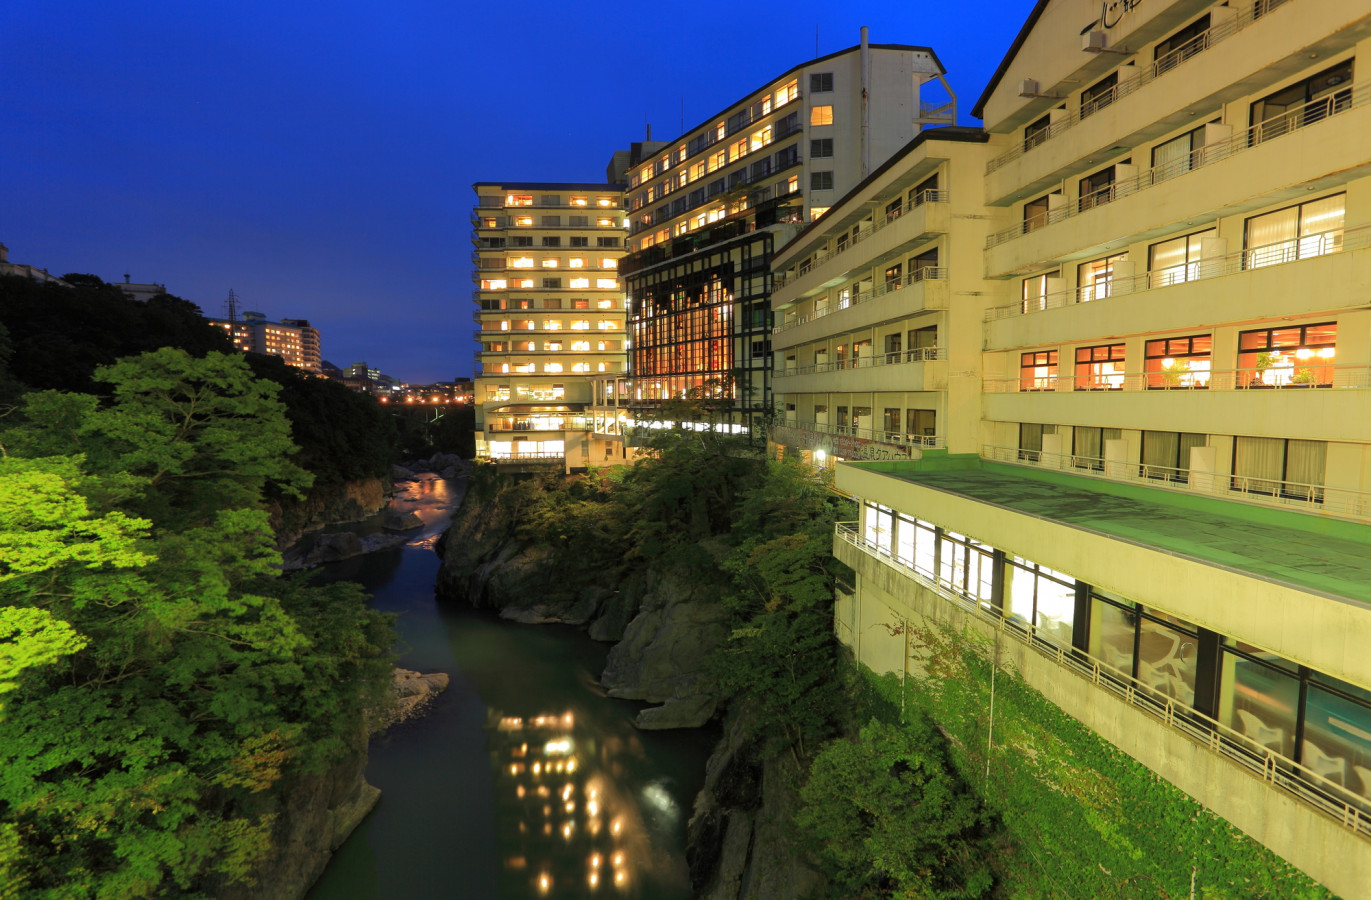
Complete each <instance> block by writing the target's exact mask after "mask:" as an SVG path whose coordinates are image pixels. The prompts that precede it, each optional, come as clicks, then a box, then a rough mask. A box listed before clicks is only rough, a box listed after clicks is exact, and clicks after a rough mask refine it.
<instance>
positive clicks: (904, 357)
mask: <svg viewBox="0 0 1371 900" xmlns="http://www.w3.org/2000/svg"><path fill="white" fill-rule="evenodd" d="M935 359H947V348H946V347H918V348H916V349H914V350H896V351H894V352H892V353H873V354H872V355H870V356H859V357H857V358H856V359H840V360H836V361H834V362H825V363H815V364H813V365H810V366H797V367H796V368H793V369H775V370H773V371H772V373H771V374H772V377H774V378H785V377H787V376H790V375H817V374H820V373H822V372H841V371H843V370H844V369H869V368H871V367H872V366H904V365H910V364H912V363H923V362H932V361H933V360H935Z"/></svg>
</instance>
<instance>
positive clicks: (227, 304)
mask: <svg viewBox="0 0 1371 900" xmlns="http://www.w3.org/2000/svg"><path fill="white" fill-rule="evenodd" d="M224 308H225V309H227V310H228V318H229V322H230V323H232V324H237V322H238V295H237V294H235V293H234V292H233V288H229V295H228V299H227V300H225V301H224Z"/></svg>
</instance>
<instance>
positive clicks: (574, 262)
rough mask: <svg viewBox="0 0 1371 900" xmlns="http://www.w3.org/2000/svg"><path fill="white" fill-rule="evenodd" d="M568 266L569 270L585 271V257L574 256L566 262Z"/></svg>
mask: <svg viewBox="0 0 1371 900" xmlns="http://www.w3.org/2000/svg"><path fill="white" fill-rule="evenodd" d="M566 265H567V268H568V269H584V268H585V267H586V261H585V258H584V257H580V256H573V257H572V258H571V259H569V260H567V261H566Z"/></svg>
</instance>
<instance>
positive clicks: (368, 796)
mask: <svg viewBox="0 0 1371 900" xmlns="http://www.w3.org/2000/svg"><path fill="white" fill-rule="evenodd" d="M366 765H367V751H366V740H365V739H364V738H359V740H358V741H357V742H356V745H355V746H354V747H353V748H351V749H350V750H349V752H348V753H347V754H346V755H345V756H344V757H343V758H341V759H340V760H338V762H337V763H336V764H335V765H334V766H333V767H332V768H331V769H329V770H328V771H326V772H322V773H319V774H316V775H310V774H299V775H295V776H291V777H289V778H288V779H287V780H286V781H285V783H283V784H281V785H278V786H277V788H276V789H274V790H271V791H267V792H264V793H263V794H262V795H260V797H259V799H257V801H256V802H257V803H258V804H259V806H257V807H256V808H254V809H251V810H249V812H250V813H252V814H260V813H267V814H271V815H275V816H276V826H275V828H274V829H273V831H272V846H273V848H274V849H275V853H274V854H273V855H272V857H271V858H270V859H268V860H267V861H266V862H265V863H264V864H263V865H261V866H260V867H258V869H257V871H256V872H255V873H254V876H255V879H254V880H255V882H256V883H255V884H253V885H232V886H228V887H224V888H222V889H220V890H218V891H215V892H214V896H215V897H216V898H218V900H299V898H300V897H303V896H305V893H306V892H307V891H308V890H309V888H310V885H312V884H314V882H315V880H316V879H318V877H319V875H320V873H321V872H323V871H324V867H325V866H326V865H328V861H329V859H330V857H332V856H333V852H334V851H335V850H337V849H338V848H339V847H340V846H342V843H343V841H344V840H346V839H347V836H348V835H349V834H351V833H352V830H353V829H354V828H356V827H357V825H358V823H360V822H361V821H362V819H363V818H365V817H366V814H367V813H369V812H371V810H372V808H373V807H375V806H376V801H377V800H379V799H380V796H381V792H380V791H379V790H377V789H376V788H374V787H372V786H371V785H369V784H367V782H366V779H365V777H364V772H365V770H366Z"/></svg>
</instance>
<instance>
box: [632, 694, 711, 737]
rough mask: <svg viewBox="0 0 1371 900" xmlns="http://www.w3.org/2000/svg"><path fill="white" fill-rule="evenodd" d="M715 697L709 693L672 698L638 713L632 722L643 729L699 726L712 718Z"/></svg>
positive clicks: (653, 729)
mask: <svg viewBox="0 0 1371 900" xmlns="http://www.w3.org/2000/svg"><path fill="white" fill-rule="evenodd" d="M717 705H718V703H717V701H716V699H715V698H714V697H713V696H711V695H709V694H695V695H694V696H691V697H683V698H672V699H670V700H668V701H667V702H666V703H663V704H662V705H661V706H653V707H649V708H648V709H644V710H642V711H640V712H639V713H638V716H637V718H635V719H634V720H633V724H634V725H637V726H638V727H639V728H641V729H643V730H644V731H660V730H664V729H667V728H699V727H700V726H701V725H704V724H705V723H706V722H708V721H709V720H710V719H712V718H714V708H715V707H716V706H717Z"/></svg>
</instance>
